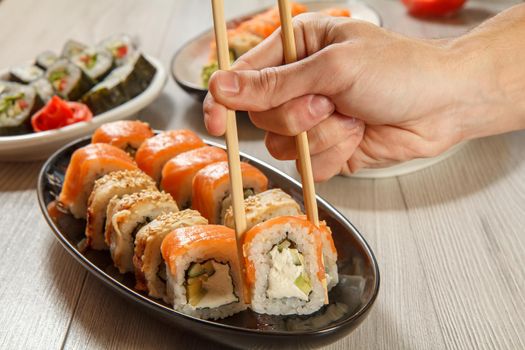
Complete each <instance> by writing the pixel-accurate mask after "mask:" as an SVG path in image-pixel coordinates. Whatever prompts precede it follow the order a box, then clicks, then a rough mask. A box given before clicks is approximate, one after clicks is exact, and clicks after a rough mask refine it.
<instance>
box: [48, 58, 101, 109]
mask: <svg viewBox="0 0 525 350" xmlns="http://www.w3.org/2000/svg"><path fill="white" fill-rule="evenodd" d="M46 78H47V80H49V82H50V83H51V85H52V86H53V89H54V90H55V91H56V93H57V94H58V95H59V96H60V97H62V98H64V99H66V100H69V101H76V100H78V99H80V98H81V97H82V95H84V94H85V93H86V92H87V91H88V90H89V89H91V87H92V86H93V81H92V80H91V79H90V78H89V77H88V76H87V75H86V74H85V73H84V72H83V71H82V69H80V68H79V67H78V66H76V65H75V64H73V63H71V62H69V61H68V60H65V59H61V60H59V61H57V62H55V64H53V65H52V66H51V67H49V69H48V70H47V72H46Z"/></svg>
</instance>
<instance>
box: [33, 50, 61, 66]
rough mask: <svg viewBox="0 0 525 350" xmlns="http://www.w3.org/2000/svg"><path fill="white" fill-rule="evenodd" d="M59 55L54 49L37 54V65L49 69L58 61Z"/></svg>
mask: <svg viewBox="0 0 525 350" xmlns="http://www.w3.org/2000/svg"><path fill="white" fill-rule="evenodd" d="M58 59H59V58H58V56H57V55H56V54H55V53H54V52H52V51H44V52H42V53H41V54H40V55H38V56H36V65H37V66H39V67H40V68H42V69H43V70H48V69H49V67H51V66H52V65H53V64H55V62H56V61H58Z"/></svg>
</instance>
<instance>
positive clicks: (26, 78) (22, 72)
mask: <svg viewBox="0 0 525 350" xmlns="http://www.w3.org/2000/svg"><path fill="white" fill-rule="evenodd" d="M43 76H44V71H43V70H42V69H41V68H39V67H37V66H35V65H34V64H25V65H20V66H16V67H13V68H11V70H10V71H9V77H10V80H11V81H14V82H15V83H21V84H30V83H32V82H34V81H35V80H38V79H40V78H42V77H43Z"/></svg>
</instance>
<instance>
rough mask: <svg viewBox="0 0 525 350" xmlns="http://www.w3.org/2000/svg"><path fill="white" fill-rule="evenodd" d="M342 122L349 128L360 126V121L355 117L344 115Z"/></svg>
mask: <svg viewBox="0 0 525 350" xmlns="http://www.w3.org/2000/svg"><path fill="white" fill-rule="evenodd" d="M341 119H342V120H341V123H342V124H343V126H344V127H345V128H347V129H355V128H357V127H358V126H359V121H358V120H357V119H355V118H354V117H342V118H341Z"/></svg>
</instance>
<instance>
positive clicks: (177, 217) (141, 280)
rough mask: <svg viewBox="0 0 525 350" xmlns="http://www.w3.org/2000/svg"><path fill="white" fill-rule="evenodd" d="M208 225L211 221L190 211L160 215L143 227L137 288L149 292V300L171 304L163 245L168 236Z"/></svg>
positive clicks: (137, 247)
mask: <svg viewBox="0 0 525 350" xmlns="http://www.w3.org/2000/svg"><path fill="white" fill-rule="evenodd" d="M207 224H208V220H206V219H205V218H203V217H202V216H201V215H200V214H199V212H198V211H195V210H190V209H186V210H183V211H179V212H171V213H167V214H163V215H160V216H158V217H157V218H156V219H155V220H153V221H152V222H150V223H149V224H147V225H146V226H144V227H142V228H141V229H140V230H139V232H138V233H137V237H136V238H135V255H134V256H133V265H134V267H135V279H136V281H137V282H136V286H135V288H136V289H138V290H141V291H147V292H148V295H149V296H151V297H154V298H158V299H163V300H164V301H165V302H167V303H169V302H170V301H169V299H168V298H167V295H166V264H164V260H162V255H161V251H160V246H161V244H162V241H163V240H164V237H166V235H167V234H168V233H170V232H171V231H173V230H175V229H177V228H180V227H189V226H196V225H207Z"/></svg>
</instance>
